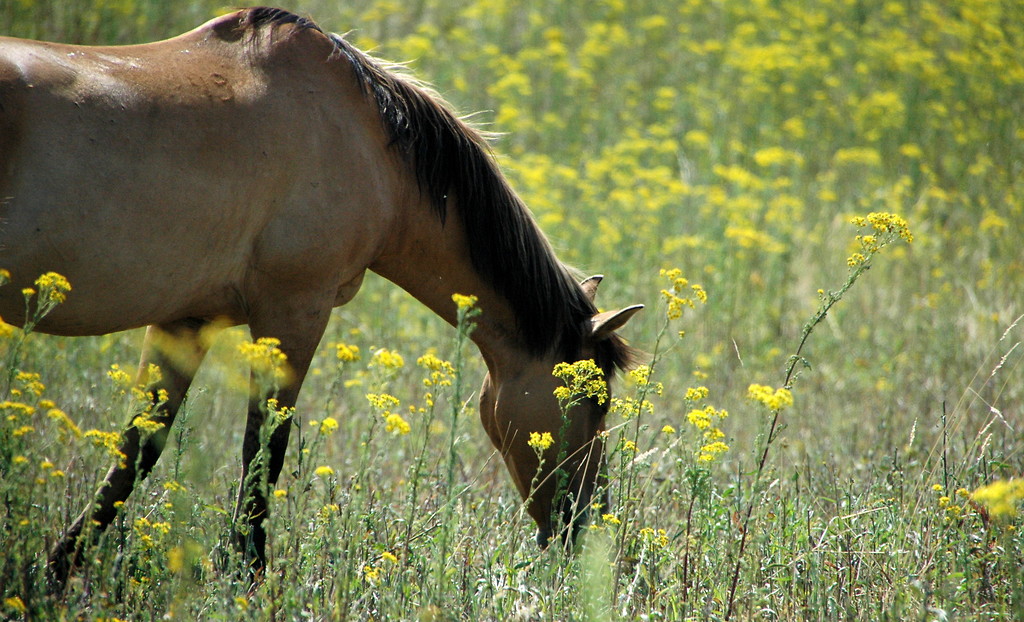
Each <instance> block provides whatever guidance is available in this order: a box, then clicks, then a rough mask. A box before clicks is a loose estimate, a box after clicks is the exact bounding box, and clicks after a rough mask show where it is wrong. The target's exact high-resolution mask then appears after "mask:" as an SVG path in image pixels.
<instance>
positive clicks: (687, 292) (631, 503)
mask: <svg viewBox="0 0 1024 622" xmlns="http://www.w3.org/2000/svg"><path fill="white" fill-rule="evenodd" d="M660 276H661V277H663V278H666V279H668V282H669V287H668V288H667V289H663V290H661V295H662V296H663V297H664V298H665V301H666V311H665V319H664V322H663V323H662V326H661V329H660V330H659V331H658V336H657V337H656V338H655V340H654V348H653V351H652V353H651V362H650V363H649V364H648V365H647V374H646V379H645V380H644V381H643V382H641V383H639V391H638V393H637V398H636V401H635V403H634V404H633V408H634V409H635V412H634V413H633V414H631V415H630V416H633V415H635V423H634V425H633V429H632V436H633V438H632V439H631V442H632V446H633V447H637V443H638V442H639V440H640V431H641V429H642V424H641V419H642V414H643V409H644V404H645V403H646V401H647V396H648V395H649V393H650V391H651V390H652V389H653V388H654V387H656V386H657V385H656V384H655V383H652V382H651V378H652V377H653V376H654V372H655V370H656V368H657V366H658V362H659V361H660V360H661V357H662V356H663V353H662V343H663V341H664V338H665V335H666V334H667V333H668V329H669V326H670V325H671V324H672V323H673V322H674V321H676V320H678V319H680V318H681V317H682V315H683V309H684V308H686V307H689V308H691V309H694V308H696V304H695V303H694V300H698V301H700V302H701V303H704V302H706V301H707V294H706V293H705V291H704V288H703V287H702V286H700V285H696V284H694V285H691V284H690V283H689V281H688V280H687V279H685V278H683V276H682V271H681V270H680V269H679V268H673V269H671V270H667V269H662V270H661V271H660ZM683 335H684V333H683V332H682V331H680V332H679V333H678V336H679V338H680V339H682V338H683ZM658 390H659V391H660V389H658ZM630 465H631V467H633V468H630V471H629V473H628V474H627V476H626V477H625V478H623V480H621V481H620V485H619V493H620V497H619V498H620V499H622V500H623V501H622V503H623V509H622V518H623V520H624V521H625V524H627V525H629V524H632V523H633V521H632V520H630V518H631V516H632V514H633V513H634V512H635V511H636V508H637V507H638V506H639V500H635V499H633V487H634V485H635V484H636V469H635V466H636V464H635V461H632V462H631V463H630ZM623 487H624V488H623ZM627 531H628V529H626V528H622V529H620V530H619V533H618V534H617V536H618V537H617V542H616V545H615V555H616V559H622V557H623V555H624V553H625V550H626V535H627V534H626V532H627ZM622 570H623V564H616V565H615V577H614V579H613V581H612V602H613V603H614V602H615V601H616V600H617V599H618V591H619V581H620V579H621V577H622Z"/></svg>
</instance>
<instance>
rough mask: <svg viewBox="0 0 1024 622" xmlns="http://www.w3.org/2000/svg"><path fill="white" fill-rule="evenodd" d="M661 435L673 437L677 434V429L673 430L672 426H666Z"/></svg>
mask: <svg viewBox="0 0 1024 622" xmlns="http://www.w3.org/2000/svg"><path fill="white" fill-rule="evenodd" d="M661 433H662V434H669V435H672V434H675V433H676V429H675V428H673V427H672V426H670V425H666V426H665V427H663V428H662V429H661Z"/></svg>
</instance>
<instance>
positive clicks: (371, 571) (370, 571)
mask: <svg viewBox="0 0 1024 622" xmlns="http://www.w3.org/2000/svg"><path fill="white" fill-rule="evenodd" d="M363 578H364V579H366V581H367V582H368V583H377V582H378V581H380V568H374V567H373V566H369V565H367V566H363Z"/></svg>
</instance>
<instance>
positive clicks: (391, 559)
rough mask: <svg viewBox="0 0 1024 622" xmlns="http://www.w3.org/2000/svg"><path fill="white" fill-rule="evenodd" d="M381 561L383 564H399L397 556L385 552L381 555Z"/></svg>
mask: <svg viewBox="0 0 1024 622" xmlns="http://www.w3.org/2000/svg"><path fill="white" fill-rule="evenodd" d="M380 561H382V562H391V563H392V564H397V563H398V557H396V556H395V554H394V553H391V552H390V551H384V552H383V553H381V554H380Z"/></svg>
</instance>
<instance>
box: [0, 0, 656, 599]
mask: <svg viewBox="0 0 1024 622" xmlns="http://www.w3.org/2000/svg"><path fill="white" fill-rule="evenodd" d="M0 268H6V269H7V270H9V271H10V272H11V274H12V275H13V283H12V285H10V286H8V287H4V288H0V316H2V317H3V318H4V319H5V320H7V321H9V322H14V323H18V322H24V321H25V317H24V314H25V304H24V300H23V298H22V295H21V292H20V289H21V288H22V287H25V286H28V285H30V284H31V283H32V281H33V279H34V278H35V277H37V276H38V275H40V274H42V273H45V272H48V271H54V272H58V273H60V274H63V275H65V276H66V277H67V278H68V280H69V281H70V282H71V284H72V286H73V288H74V289H73V290H72V291H71V292H70V294H69V296H68V298H67V301H66V302H65V303H64V304H62V305H60V306H59V307H58V308H56V310H54V311H53V312H52V314H50V315H49V316H47V317H46V318H45V320H44V321H43V322H41V323H40V324H39V326H38V327H37V330H40V331H42V332H47V333H52V334H58V335H97V334H104V333H110V332H113V331H120V330H125V329H129V328H135V327H139V326H146V325H148V326H149V329H148V331H147V333H146V343H145V346H144V350H143V354H142V368H143V369H145V368H146V367H147V365H148V364H149V363H156V364H159V365H160V366H161V367H162V368H163V370H164V371H163V378H162V380H160V384H159V387H160V388H163V389H166V391H167V395H168V396H169V399H168V400H167V402H166V404H165V405H164V406H163V408H162V410H161V411H160V412H159V414H158V415H157V417H156V418H157V420H158V421H160V422H162V423H164V424H165V425H164V427H163V429H162V430H161V431H159V432H157V433H155V434H153V435H151V436H145V437H143V436H142V435H141V434H140V432H139V430H138V429H137V428H136V427H134V426H133V425H129V427H128V429H127V431H126V433H125V434H124V441H123V445H122V447H121V451H122V452H123V453H124V454H125V456H127V458H126V460H125V461H124V462H123V463H121V464H117V465H115V466H114V467H113V468H111V470H110V472H109V473H108V474H107V476H106V479H105V481H104V483H103V484H102V486H101V487H100V489H99V491H98V492H97V496H96V499H95V502H91V503H90V504H89V505H88V507H87V508H86V510H85V511H84V512H83V513H82V515H81V516H80V517H79V518H78V520H77V521H75V522H74V523H73V524H72V525H71V526H70V527H69V528H68V529H67V531H66V533H65V534H64V535H63V537H62V538H61V539H60V540H59V542H58V543H57V544H56V546H55V547H54V549H53V551H52V552H51V554H50V560H49V570H50V572H51V573H52V578H53V580H54V582H55V583H56V584H57V585H62V584H63V583H64V582H65V581H66V578H67V575H68V572H69V570H70V569H71V568H72V567H73V565H74V564H75V563H76V562H77V560H78V558H79V557H80V555H81V551H82V547H83V546H84V545H86V544H87V543H86V542H84V540H86V539H85V538H80V537H79V536H81V534H82V530H83V525H85V524H86V522H87V521H93V523H92V524H95V525H98V526H99V529H95V530H90V531H91V532H92V533H94V534H97V533H98V532H99V531H101V530H102V528H103V527H104V526H106V525H107V524H109V523H110V522H111V521H112V520H113V519H114V517H115V514H116V505H115V504H116V503H117V502H119V501H123V500H125V499H126V498H127V497H128V495H129V494H130V493H131V490H132V488H133V486H134V484H135V482H136V481H138V480H139V479H141V478H142V477H145V475H146V474H147V473H148V472H149V471H150V469H152V467H153V465H154V463H155V461H156V460H157V457H158V456H159V455H160V452H161V450H162V448H163V446H164V443H165V441H166V438H167V431H168V429H169V428H170V426H171V424H172V423H173V421H174V417H175V414H176V412H177V410H178V408H179V406H180V405H181V402H182V400H183V399H184V397H185V393H186V391H187V390H188V387H189V385H190V383H191V381H192V378H193V375H194V373H195V371H196V368H197V367H198V366H199V364H200V362H201V360H202V358H203V355H204V353H205V346H204V341H203V340H200V339H199V332H200V330H201V329H202V328H204V327H206V326H208V325H209V324H210V323H211V322H213V321H214V320H218V321H222V320H225V319H226V320H227V321H228V322H229V323H234V324H248V325H249V328H250V331H251V334H252V337H253V339H257V338H259V337H265V336H272V337H276V338H278V339H279V340H280V343H281V346H280V347H281V350H282V351H283V352H284V353H285V354H286V355H287V358H288V362H289V364H290V367H291V372H292V373H291V377H290V381H289V382H288V383H287V384H286V385H285V386H283V387H281V388H280V391H279V394H278V396H277V397H278V400H279V404H280V405H281V406H292V405H294V403H295V400H296V396H297V394H298V391H299V387H300V385H301V383H302V380H303V377H304V376H305V374H306V371H307V368H308V366H309V363H310V359H311V358H312V356H313V352H314V350H315V348H316V347H317V345H318V343H319V341H320V339H321V336H322V335H323V332H324V329H325V327H326V324H327V320H328V318H329V316H330V311H331V309H332V308H333V307H336V306H339V305H343V304H345V303H346V302H348V301H349V300H351V299H352V297H353V296H355V294H356V292H357V291H358V289H359V286H360V283H361V282H362V279H363V275H364V273H365V271H366V270H367V269H370V270H373V271H374V272H376V273H378V274H380V275H382V276H384V277H386V278H387V279H389V280H391V281H393V282H394V283H396V284H397V285H399V286H401V287H402V288H404V289H405V290H406V291H408V292H410V293H411V294H412V295H413V296H415V297H416V298H417V299H419V300H420V301H422V302H423V303H424V304H425V305H426V306H427V307H429V308H430V309H432V310H433V311H434V312H435V313H437V314H438V315H439V316H441V317H442V318H444V319H445V320H446V321H448V322H449V323H455V321H456V317H457V309H456V305H455V303H454V302H453V301H452V294H453V293H463V294H473V295H476V296H477V297H478V298H479V303H478V304H479V307H480V308H481V309H482V311H483V313H482V315H481V316H480V317H479V318H478V326H477V328H476V330H475V331H474V332H473V333H472V339H473V341H474V342H475V343H476V345H477V346H478V348H479V350H480V352H481V354H482V355H483V358H484V361H485V362H486V364H487V368H488V375H487V377H486V379H485V380H484V384H483V389H482V391H481V394H480V415H481V419H482V421H483V425H484V428H485V429H486V430H487V433H488V435H489V436H490V438H491V440H492V441H493V443H494V445H495V446H496V447H497V448H498V450H499V451H500V452H501V455H502V456H503V458H504V460H505V463H506V465H507V466H508V470H509V472H510V473H511V475H512V479H513V481H514V482H515V485H516V487H517V488H518V489H519V492H520V493H521V494H522V496H523V498H524V499H528V500H529V503H528V511H529V513H530V515H531V516H532V517H533V518H534V520H535V521H536V522H537V525H538V541H539V542H540V544H541V545H542V546H543V545H545V544H546V543H547V541H548V539H549V538H550V537H551V536H552V534H553V533H554V531H557V530H558V529H561V528H563V526H571V527H567V528H566V532H567V533H569V535H570V536H571V535H572V534H574V528H575V527H576V526H577V525H578V523H579V521H580V520H582V518H581V516H582V514H583V512H582V511H581V510H579V509H574V508H587V507H588V506H589V505H590V503H591V498H592V497H593V496H594V495H595V494H596V492H597V490H598V488H599V480H600V468H601V462H602V461H603V459H604V447H603V443H602V437H601V435H600V434H599V432H600V431H601V430H602V429H603V418H604V414H605V409H606V408H607V402H606V403H605V404H604V405H601V404H598V403H596V402H595V401H585V402H584V403H582V404H581V405H579V406H577V407H575V408H574V409H573V411H572V412H571V413H570V417H569V420H568V423H567V424H565V425H563V422H562V416H561V413H560V411H559V406H558V404H557V402H556V400H555V398H554V397H553V395H552V391H553V390H554V389H555V388H556V387H557V386H558V380H557V379H556V378H554V377H553V376H552V373H551V372H552V367H553V366H554V365H555V364H556V363H558V362H561V361H570V362H571V361H576V360H580V359H588V358H590V359H594V360H595V361H596V362H597V363H598V365H599V366H600V367H601V368H602V370H603V371H604V373H605V375H606V377H607V378H611V376H612V375H613V374H614V372H615V370H616V369H621V368H624V367H626V366H628V365H629V363H630V358H631V356H632V353H631V351H630V349H629V348H628V346H626V345H625V344H624V342H623V341H622V340H621V339H620V338H619V337H617V336H616V335H615V334H614V331H615V330H616V329H618V328H619V327H621V326H622V325H623V324H624V323H625V322H626V321H627V320H628V319H629V318H630V316H632V315H633V314H634V313H635V312H636V311H637V310H638V309H639V308H640V306H639V305H637V306H632V307H628V308H625V309H622V310H620V311H613V312H605V313H600V314H599V313H597V311H596V308H595V306H594V303H593V294H594V289H595V288H596V286H597V283H598V281H599V279H598V278H593V279H590V280H587V281H585V282H584V283H583V284H578V283H577V282H576V280H575V279H574V278H573V276H572V274H571V273H570V271H569V270H568V269H567V268H566V267H565V266H564V265H563V264H561V263H560V262H559V261H558V260H557V259H556V257H555V256H554V254H553V253H552V250H551V248H550V246H549V245H548V243H547V241H546V240H545V238H544V237H543V235H542V233H541V232H540V231H539V229H538V228H537V226H536V224H535V223H534V221H533V219H532V217H531V216H530V213H529V211H528V210H527V209H526V207H525V206H524V205H523V204H522V202H521V201H520V199H519V198H518V197H517V196H516V195H515V193H514V192H513V191H512V189H511V188H510V187H509V185H508V184H507V182H506V181H505V179H504V178H503V177H502V175H501V173H500V172H499V170H498V168H497V166H496V164H495V162H494V160H493V159H492V157H491V155H490V152H489V151H488V148H487V145H486V142H485V140H484V139H483V138H482V137H481V135H480V134H479V133H477V132H475V131H474V130H473V129H472V128H470V127H469V126H467V125H466V124H465V123H463V122H462V121H461V120H460V119H459V118H458V117H456V116H454V115H453V114H452V113H451V112H450V111H449V109H448V108H447V107H446V106H445V105H444V104H443V102H441V101H440V100H439V99H438V98H437V97H436V96H435V95H434V94H433V93H432V92H431V91H429V90H428V89H426V88H424V87H423V86H420V85H419V84H418V83H416V82H415V81H413V80H411V79H409V78H406V77H403V76H401V75H399V74H396V73H395V72H394V70H393V69H392V68H390V67H388V66H386V65H384V64H382V63H381V62H379V61H377V60H374V59H372V58H370V57H368V56H367V55H365V54H364V53H362V52H360V51H359V50H357V49H356V48H354V47H353V46H352V45H351V44H349V43H348V42H347V41H345V40H344V39H343V38H341V37H339V36H337V35H332V34H327V33H325V32H323V31H322V30H320V28H318V27H317V26H316V25H315V24H313V23H312V22H310V21H309V20H307V19H305V18H301V17H298V16H296V15H293V14H291V13H287V12H285V11H281V10H278V9H268V8H254V9H247V10H243V11H239V12H237V13H233V14H231V15H226V16H223V17H220V18H217V19H214V20H212V21H210V22H208V23H207V24H205V25H203V26H201V27H199V28H198V29H196V30H193V31H192V32H189V33H186V34H183V35H181V36H178V37H175V38H173V39H169V40H167V41H161V42H157V43H151V44H145V45H134V46H126V47H81V46H72V45H62V44H54V43H40V42H32V41H22V40H16V39H9V38H0ZM168 335H169V336H171V337H173V338H174V339H176V340H177V341H178V342H180V343H184V344H186V345H187V351H188V352H189V354H188V356H184V357H182V356H180V354H179V355H175V356H173V357H171V356H170V355H169V354H168V353H167V351H166V350H165V349H162V348H159V347H157V346H156V344H157V343H158V342H160V341H161V340H164V339H166V338H167V336H168ZM178 350H179V351H180V348H178ZM172 359H173V360H172ZM265 400H266V395H254V396H253V397H251V398H250V404H249V413H248V420H247V424H246V431H245V441H244V445H243V449H242V454H243V474H242V478H241V482H242V485H241V486H240V491H239V497H238V505H237V509H236V525H238V526H239V529H238V533H244V534H246V535H245V536H237V540H238V544H239V546H240V547H241V548H242V551H243V553H244V554H245V555H246V556H247V559H249V560H250V561H251V563H252V565H253V567H254V568H256V569H259V568H262V566H263V564H264V562H265V557H264V547H265V539H266V535H265V532H264V529H263V521H264V519H265V518H266V514H267V505H266V500H265V494H266V491H265V485H266V481H269V482H270V483H273V482H275V481H276V480H277V478H278V475H279V473H280V471H281V467H282V462H283V459H284V452H285V447H286V445H287V439H288V434H289V430H290V427H291V425H281V426H279V427H277V428H276V429H275V430H274V432H273V433H272V435H271V437H270V439H269V445H268V447H269V458H268V461H267V465H266V473H265V482H264V485H247V484H246V482H249V481H250V477H249V475H250V473H251V472H252V471H253V469H255V468H256V467H257V462H256V461H257V460H259V459H260V458H259V457H258V454H259V450H260V440H259V433H260V430H261V428H262V426H263V423H264V419H265V414H264V413H265V410H266V409H265ZM545 431H546V432H551V433H552V434H553V435H554V437H555V440H556V443H555V447H561V448H563V449H562V453H563V455H567V456H568V458H566V460H565V461H564V462H563V463H562V464H561V465H556V464H555V463H556V459H555V455H554V453H552V455H551V456H547V457H546V459H545V461H544V463H543V473H542V474H541V477H540V480H539V481H540V482H541V483H540V484H539V485H538V487H537V489H536V490H532V491H531V490H530V486H531V482H533V481H534V477H535V476H536V475H537V471H538V459H537V456H536V454H535V452H534V450H533V449H532V448H531V447H529V446H528V445H527V439H528V437H529V434H530V433H531V432H545ZM549 451H550V452H554V451H555V448H552V449H551V450H549ZM556 466H557V467H559V468H560V469H562V472H564V473H566V474H567V477H562V478H555V477H551V474H552V472H553V470H554V469H555V468H556ZM556 479H558V480H560V481H562V482H563V484H562V485H561V486H558V485H556V483H555V482H556ZM560 488H561V489H560ZM566 532H563V533H566Z"/></svg>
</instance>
